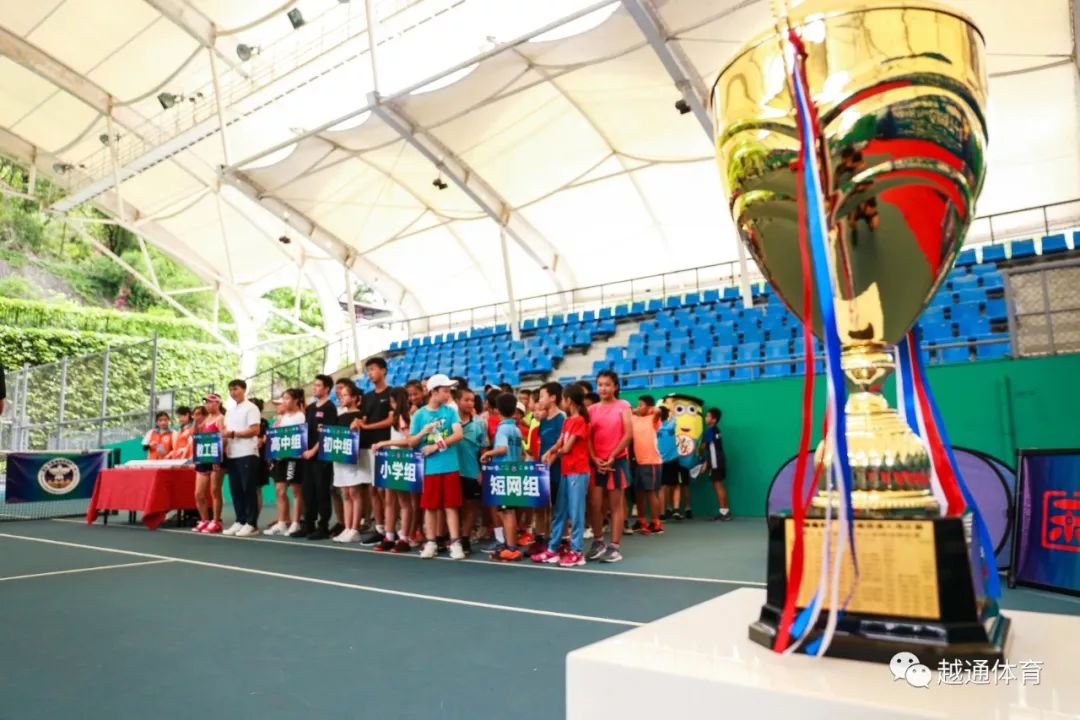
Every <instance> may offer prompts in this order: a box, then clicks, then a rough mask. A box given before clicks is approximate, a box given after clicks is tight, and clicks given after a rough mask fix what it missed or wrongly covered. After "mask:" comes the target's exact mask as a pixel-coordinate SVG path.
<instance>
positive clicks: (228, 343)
mask: <svg viewBox="0 0 1080 720" xmlns="http://www.w3.org/2000/svg"><path fill="white" fill-rule="evenodd" d="M58 217H59V218H60V219H61V220H62V221H63V222H65V223H67V226H68V227H69V228H71V229H72V230H74V231H75V232H76V233H77V234H78V235H79V237H81V238H82V239H83V240H84V241H86V242H87V243H89V244H90V245H91V246H93V247H94V248H95V249H96V250H97V251H98V252H100V253H101V254H102V255H105V256H106V257H108V258H109V259H110V260H112V261H113V262H115V263H116V264H117V265H119V266H120V267H122V268H123V269H124V270H126V271H127V272H128V274H130V275H131V276H132V277H133V278H135V279H136V280H138V281H139V282H141V283H142V284H143V285H145V286H146V288H147V289H148V290H150V292H152V293H154V295H157V296H158V297H159V298H161V299H162V300H164V301H165V302H166V303H168V304H169V305H170V306H171V307H172V308H173V309H174V310H176V311H177V312H178V313H180V314H181V315H183V316H184V317H186V318H187V319H188V320H191V321H192V322H193V323H195V324H196V325H198V326H199V327H201V328H202V329H203V330H205V331H206V332H207V333H208V334H209V335H210V336H211V337H213V338H214V339H215V340H217V341H218V342H219V343H221V344H222V345H224V346H225V347H227V348H228V349H229V350H231V351H233V352H240V348H239V347H238V346H237V345H236V344H234V343H233V341H232V340H229V339H228V338H227V337H225V336H224V335H222V334H221V333H220V332H218V331H217V330H216V329H215V328H214V327H213V326H212V325H211V324H210V323H208V322H206V321H205V320H203V319H202V318H200V317H198V316H197V315H195V314H194V313H192V312H191V311H190V310H188V309H187V308H186V307H184V306H183V305H181V304H180V303H178V302H177V301H176V299H175V298H173V297H172V296H170V295H168V294H166V293H164V292H162V291H161V290H160V289H159V288H157V287H155V286H154V284H153V283H151V282H150V279H149V278H147V277H146V276H145V275H143V274H142V273H141V272H139V271H138V270H136V269H135V268H134V267H132V266H131V265H129V264H128V263H127V262H126V261H125V260H124V259H123V258H122V257H120V256H119V255H117V254H116V253H114V252H113V251H112V250H110V249H109V248H108V247H107V246H106V245H105V244H104V243H102V242H101V241H100V240H98V239H97V238H96V237H94V236H93V235H91V234H90V233H88V232H86V230H84V229H83V228H82V226H81V225H79V224H78V223H73V222H68V220H67V218H65V217H64V216H62V215H59V216H58Z"/></svg>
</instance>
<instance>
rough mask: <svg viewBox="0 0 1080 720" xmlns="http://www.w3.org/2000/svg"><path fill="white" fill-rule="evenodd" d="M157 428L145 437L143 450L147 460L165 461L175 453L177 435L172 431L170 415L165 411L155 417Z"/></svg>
mask: <svg viewBox="0 0 1080 720" xmlns="http://www.w3.org/2000/svg"><path fill="white" fill-rule="evenodd" d="M154 424H155V427H154V429H153V430H150V431H149V432H147V433H146V435H145V436H144V437H143V442H142V446H143V450H145V451H146V459H147V460H165V459H167V458H168V457H169V455H170V454H171V453H172V451H173V444H174V443H175V442H176V434H175V433H174V432H173V429H172V422H171V418H170V417H169V413H167V412H165V411H164V410H163V411H161V412H159V413H158V414H157V415H155V416H154Z"/></svg>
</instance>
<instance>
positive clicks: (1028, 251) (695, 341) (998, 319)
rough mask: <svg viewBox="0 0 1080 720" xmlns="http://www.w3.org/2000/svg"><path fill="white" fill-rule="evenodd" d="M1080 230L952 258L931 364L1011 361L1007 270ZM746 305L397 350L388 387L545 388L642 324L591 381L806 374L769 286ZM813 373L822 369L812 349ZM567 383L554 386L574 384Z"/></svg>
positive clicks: (678, 300) (642, 311) (718, 301)
mask: <svg viewBox="0 0 1080 720" xmlns="http://www.w3.org/2000/svg"><path fill="white" fill-rule="evenodd" d="M1077 243H1080V231H1076V232H1074V233H1072V243H1071V246H1070V243H1069V242H1068V236H1067V234H1065V233H1059V234H1055V235H1047V236H1045V237H1043V238H1041V239H1040V242H1039V243H1038V244H1036V243H1035V241H1034V240H1032V239H1030V238H1028V239H1023V240H1017V241H1014V242H1012V243H1007V244H995V245H984V246H982V247H981V248H979V249H977V250H976V249H973V248H968V249H965V250H964V251H962V252H961V253H960V254H959V257H958V258H957V262H956V266H955V267H954V268H953V270H952V271H951V272H950V273H949V274H948V276H947V277H946V278H945V281H944V282H943V283H942V285H941V287H940V289H939V290H938V292H937V293H936V294H935V295H934V297H933V298H932V299H931V302H930V304H929V306H928V307H927V309H926V311H925V312H924V314H923V315H922V317H921V318H920V321H919V327H920V328H921V330H922V333H923V339H924V351H925V352H926V357H927V358H928V361H929V362H931V363H938V364H940V363H956V362H967V361H969V360H993V359H1000V358H1003V357H1007V356H1009V355H1010V353H1011V343H1010V339H1009V334H1008V309H1007V307H1006V303H1005V298H1004V279H1003V275H1002V266H1007V265H1010V264H1012V263H1013V262H1014V261H1020V262H1025V261H1030V258H1032V257H1034V256H1037V255H1039V254H1041V255H1054V254H1059V253H1066V252H1070V251H1073V250H1077V249H1080V248H1078V247H1077ZM752 294H753V297H754V305H753V306H752V307H749V308H746V307H742V303H741V292H740V290H739V289H738V288H735V287H725V288H722V289H715V288H712V289H707V290H703V291H698V292H690V293H687V294H685V295H670V296H668V297H664V298H651V299H649V300H647V301H645V300H638V301H634V302H631V303H621V304H618V305H615V306H614V307H603V308H597V309H590V310H583V311H574V312H568V313H565V314H562V313H557V314H554V315H552V316H551V317H550V318H547V317H540V318H527V319H525V320H524V321H523V322H522V323H521V326H520V327H521V334H522V337H521V339H520V340H513V339H512V337H511V335H510V330H509V327H508V326H507V325H505V324H499V325H495V326H490V327H477V328H472V329H471V330H469V331H468V332H457V333H456V334H454V333H446V334H445V335H434V336H428V337H423V338H411V339H409V340H407V341H395V342H393V343H391V345H390V348H389V354H390V355H392V356H394V362H393V363H391V370H390V377H389V381H390V382H391V383H394V384H399V383H403V382H404V381H405V380H406V379H408V378H413V377H423V376H426V375H430V374H432V373H434V372H448V373H449V374H451V375H461V376H463V377H465V378H467V379H468V380H469V383H470V385H474V386H482V385H483V384H485V383H496V382H508V383H510V384H512V385H518V384H520V383H521V382H522V380H523V379H524V380H525V381H526V382H528V381H530V380H535V381H537V382H539V381H540V380H542V379H545V378H547V377H548V376H551V375H553V374H554V373H555V371H556V370H557V369H558V367H559V365H560V364H561V362H562V360H563V358H565V356H566V354H567V353H568V352H574V351H588V350H589V349H590V348H591V347H592V345H593V344H594V343H595V342H598V341H602V340H604V339H606V338H609V337H611V336H612V335H613V334H614V333H615V332H616V330H617V328H618V325H620V324H623V325H625V324H628V323H638V325H637V327H636V331H635V332H633V333H632V334H631V335H630V336H629V338H628V340H627V341H626V343H625V344H624V345H620V346H609V347H607V348H606V349H605V351H604V356H603V357H602V358H600V359H598V360H596V361H594V362H593V364H592V367H591V370H592V373H591V374H590V376H589V377H594V376H595V374H596V373H597V372H599V371H600V370H603V369H608V368H610V369H613V370H615V371H616V372H618V373H619V375H620V376H623V377H624V382H623V386H624V387H625V388H626V389H630V390H632V389H642V388H648V387H661V386H664V387H672V386H675V387H678V386H690V385H697V384H700V383H720V382H734V381H746V380H753V379H756V378H764V379H768V378H780V377H788V376H791V375H797V374H801V373H802V357H803V345H802V336H803V329H802V325H801V323H800V322H799V320H798V319H797V318H795V317H794V316H793V315H792V314H791V313H790V312H789V311H788V310H787V308H786V307H785V306H784V305H783V301H782V300H780V298H779V297H778V296H777V295H776V293H774V292H772V290H771V288H769V287H768V286H767V285H756V286H754V287H753V288H752ZM814 349H815V356H816V357H817V360H816V362H815V369H816V371H817V372H822V371H823V362H822V360H821V358H822V352H823V350H822V346H821V343H820V342H819V341H818V340H817V339H815V340H814ZM575 379H577V378H575V377H573V376H570V375H565V374H564V375H562V376H559V377H558V380H559V382H562V383H566V382H571V381H573V380H575Z"/></svg>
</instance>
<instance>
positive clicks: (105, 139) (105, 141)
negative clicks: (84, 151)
mask: <svg viewBox="0 0 1080 720" xmlns="http://www.w3.org/2000/svg"><path fill="white" fill-rule="evenodd" d="M114 141H115V142H120V133H116V134H114V135H113V136H112V137H110V136H109V133H101V134H100V135H98V142H100V143H101V144H102V145H104V146H105V147H108V146H109V143H110V142H114Z"/></svg>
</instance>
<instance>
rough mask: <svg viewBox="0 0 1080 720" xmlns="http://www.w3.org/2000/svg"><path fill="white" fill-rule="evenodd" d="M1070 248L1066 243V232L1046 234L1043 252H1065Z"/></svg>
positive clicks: (1043, 241) (1047, 253) (1044, 253)
mask: <svg viewBox="0 0 1080 720" xmlns="http://www.w3.org/2000/svg"><path fill="white" fill-rule="evenodd" d="M1068 249H1069V246H1068V245H1066V244H1065V233H1058V234H1056V235H1044V236H1043V239H1042V254H1043V255H1053V254H1054V253H1059V252H1065V251H1066V250H1068Z"/></svg>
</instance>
